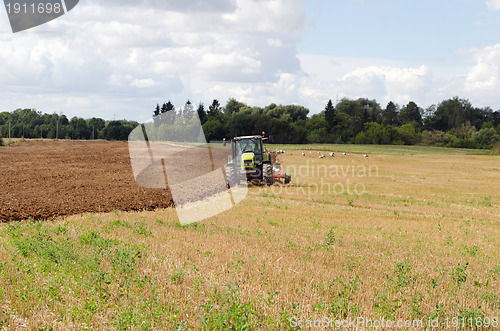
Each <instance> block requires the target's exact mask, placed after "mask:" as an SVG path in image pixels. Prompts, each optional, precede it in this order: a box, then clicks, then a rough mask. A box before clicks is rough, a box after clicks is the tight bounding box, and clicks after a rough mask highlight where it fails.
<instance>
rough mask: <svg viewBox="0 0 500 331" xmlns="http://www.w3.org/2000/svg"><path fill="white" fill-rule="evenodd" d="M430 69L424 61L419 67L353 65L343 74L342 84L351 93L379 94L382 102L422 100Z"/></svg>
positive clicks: (429, 78) (430, 75)
mask: <svg viewBox="0 0 500 331" xmlns="http://www.w3.org/2000/svg"><path fill="white" fill-rule="evenodd" d="M431 81H432V73H431V72H430V70H429V68H428V67H426V66H425V65H422V66H420V67H419V68H408V67H386V66H369V67H363V68H356V69H355V70H354V71H352V72H350V73H348V74H347V75H345V76H344V77H342V79H341V82H342V83H343V84H342V85H343V86H344V88H345V89H346V92H347V94H348V95H352V96H353V97H363V96H365V97H370V96H379V98H381V99H380V100H378V101H379V102H382V103H387V102H389V101H395V102H398V103H407V102H409V101H411V100H419V101H420V102H425V99H426V93H427V92H428V89H429V87H430V85H431V84H430V83H431Z"/></svg>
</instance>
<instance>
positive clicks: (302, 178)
mask: <svg viewBox="0 0 500 331" xmlns="http://www.w3.org/2000/svg"><path fill="white" fill-rule="evenodd" d="M280 148H284V149H286V153H285V154H284V155H282V156H280V158H281V161H282V162H283V164H284V165H286V168H287V170H288V172H290V173H291V174H292V183H291V184H290V185H289V186H287V187H284V186H281V185H279V184H276V185H274V186H272V187H267V188H266V187H252V188H251V189H250V193H249V196H248V197H247V198H246V199H245V200H244V201H243V202H242V203H240V204H239V205H236V206H235V207H234V208H233V209H231V210H229V211H227V212H225V213H223V214H220V215H218V216H216V217H213V218H211V219H208V220H205V221H203V222H201V223H197V224H193V225H190V226H187V227H182V226H180V225H179V223H178V220H177V216H176V212H175V210H174V209H163V210H156V211H145V212H131V213H125V212H121V211H114V212H112V213H107V214H85V215H78V216H70V217H66V218H61V219H57V220H55V221H50V222H32V221H29V220H27V221H24V222H16V223H10V224H2V225H1V226H0V242H1V246H0V261H1V262H0V325H1V326H2V327H3V328H5V329H16V328H28V329H45V330H49V329H54V330H65V329H98V330H100V329H120V330H125V329H131V330H148V329H156V330H164V329H175V330H185V329H210V330H212V329H215V330H226V329H233V330H253V329H259V330H283V329H297V328H299V323H300V324H301V325H302V326H303V328H304V329H309V328H308V326H310V325H312V326H314V323H316V325H315V326H325V325H324V322H325V321H326V322H328V321H329V320H327V319H332V320H334V321H349V319H351V320H356V321H362V319H365V324H358V325H356V326H357V327H358V329H360V330H365V329H366V330H370V329H377V328H376V326H377V325H376V324H375V325H373V324H368V322H367V321H366V320H368V319H371V320H372V322H373V323H375V322H376V321H380V320H382V319H384V321H388V320H390V321H399V320H401V321H406V320H408V321H416V322H414V323H417V324H413V326H411V327H410V326H409V324H408V325H407V327H406V328H403V329H424V328H426V329H430V327H429V326H428V325H429V324H428V323H429V321H433V322H435V321H438V322H439V325H437V327H436V328H432V329H433V330H437V329H444V328H446V326H450V327H452V326H457V327H458V328H459V329H474V328H475V327H476V326H482V327H483V328H484V327H485V326H486V325H487V323H489V324H488V325H489V327H490V328H491V327H494V326H495V324H494V323H495V318H496V319H497V320H496V321H497V322H496V323H497V324H496V325H497V328H500V327H498V318H499V317H500V190H499V187H500V157H498V156H491V155H468V154H469V153H470V151H460V150H450V149H435V148H424V147H414V148H408V147H385V148H382V147H380V148H379V147H360V146H329V147H328V146H316V147H311V146H308V147H307V148H315V149H314V150H306V149H304V146H303V147H300V146H293V147H290V146H286V147H283V146H281V147H280ZM299 148H302V149H299ZM363 148H364V149H363ZM318 150H321V151H320V152H321V153H323V154H325V155H326V158H324V159H318V153H317V152H318ZM329 150H334V151H335V152H336V155H335V157H330V156H329V155H328V154H327V152H329ZM342 151H346V152H347V155H342V153H341V152H342ZM302 152H304V153H305V154H306V155H305V156H302ZM365 153H368V157H363V154H365ZM326 318H327V319H326ZM436 319H437V320H436ZM319 320H321V321H322V322H323V325H319V324H317V322H315V321H319ZM308 321H309V322H308ZM418 321H422V323H423V327H421V326H420V325H419V324H418ZM446 323H448V324H446ZM453 323H457V324H456V325H453ZM471 323H472V324H471ZM480 323H481V324H480ZM337 326H339V325H337ZM344 326H345V327H344V329H353V327H352V324H346V325H344ZM433 326H436V325H435V324H434V325H433ZM329 327H331V329H336V327H335V322H332V323H330V324H329ZM340 328H341V327H338V328H337V329H340ZM378 329H381V328H378ZM382 329H391V328H389V327H387V326H386V327H383V328H382Z"/></svg>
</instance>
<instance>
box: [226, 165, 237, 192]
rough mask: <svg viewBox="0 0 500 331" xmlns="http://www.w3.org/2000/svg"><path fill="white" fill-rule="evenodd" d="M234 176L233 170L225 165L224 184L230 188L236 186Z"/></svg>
mask: <svg viewBox="0 0 500 331" xmlns="http://www.w3.org/2000/svg"><path fill="white" fill-rule="evenodd" d="M235 181H236V174H235V173H234V168H233V167H232V166H230V165H226V183H227V186H228V187H229V188H230V187H231V186H234V185H236V183H235Z"/></svg>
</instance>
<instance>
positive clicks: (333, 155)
mask: <svg viewBox="0 0 500 331" xmlns="http://www.w3.org/2000/svg"><path fill="white" fill-rule="evenodd" d="M311 153H312V152H309V154H311ZM318 154H319V156H318V159H324V158H325V154H321V152H318ZM329 155H330V156H331V157H335V153H333V152H330V153H329ZM342 155H344V156H346V155H347V153H345V152H344V153H342ZM302 156H306V153H304V152H302ZM363 157H368V154H364V155H363Z"/></svg>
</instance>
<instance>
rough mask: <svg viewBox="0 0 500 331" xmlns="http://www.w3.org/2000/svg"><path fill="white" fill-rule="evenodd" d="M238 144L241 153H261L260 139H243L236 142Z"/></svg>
mask: <svg viewBox="0 0 500 331" xmlns="http://www.w3.org/2000/svg"><path fill="white" fill-rule="evenodd" d="M236 144H237V146H238V151H239V153H240V154H242V153H247V152H253V153H255V154H261V153H262V151H261V149H260V141H259V140H257V139H242V140H238V141H237V142H236Z"/></svg>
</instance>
